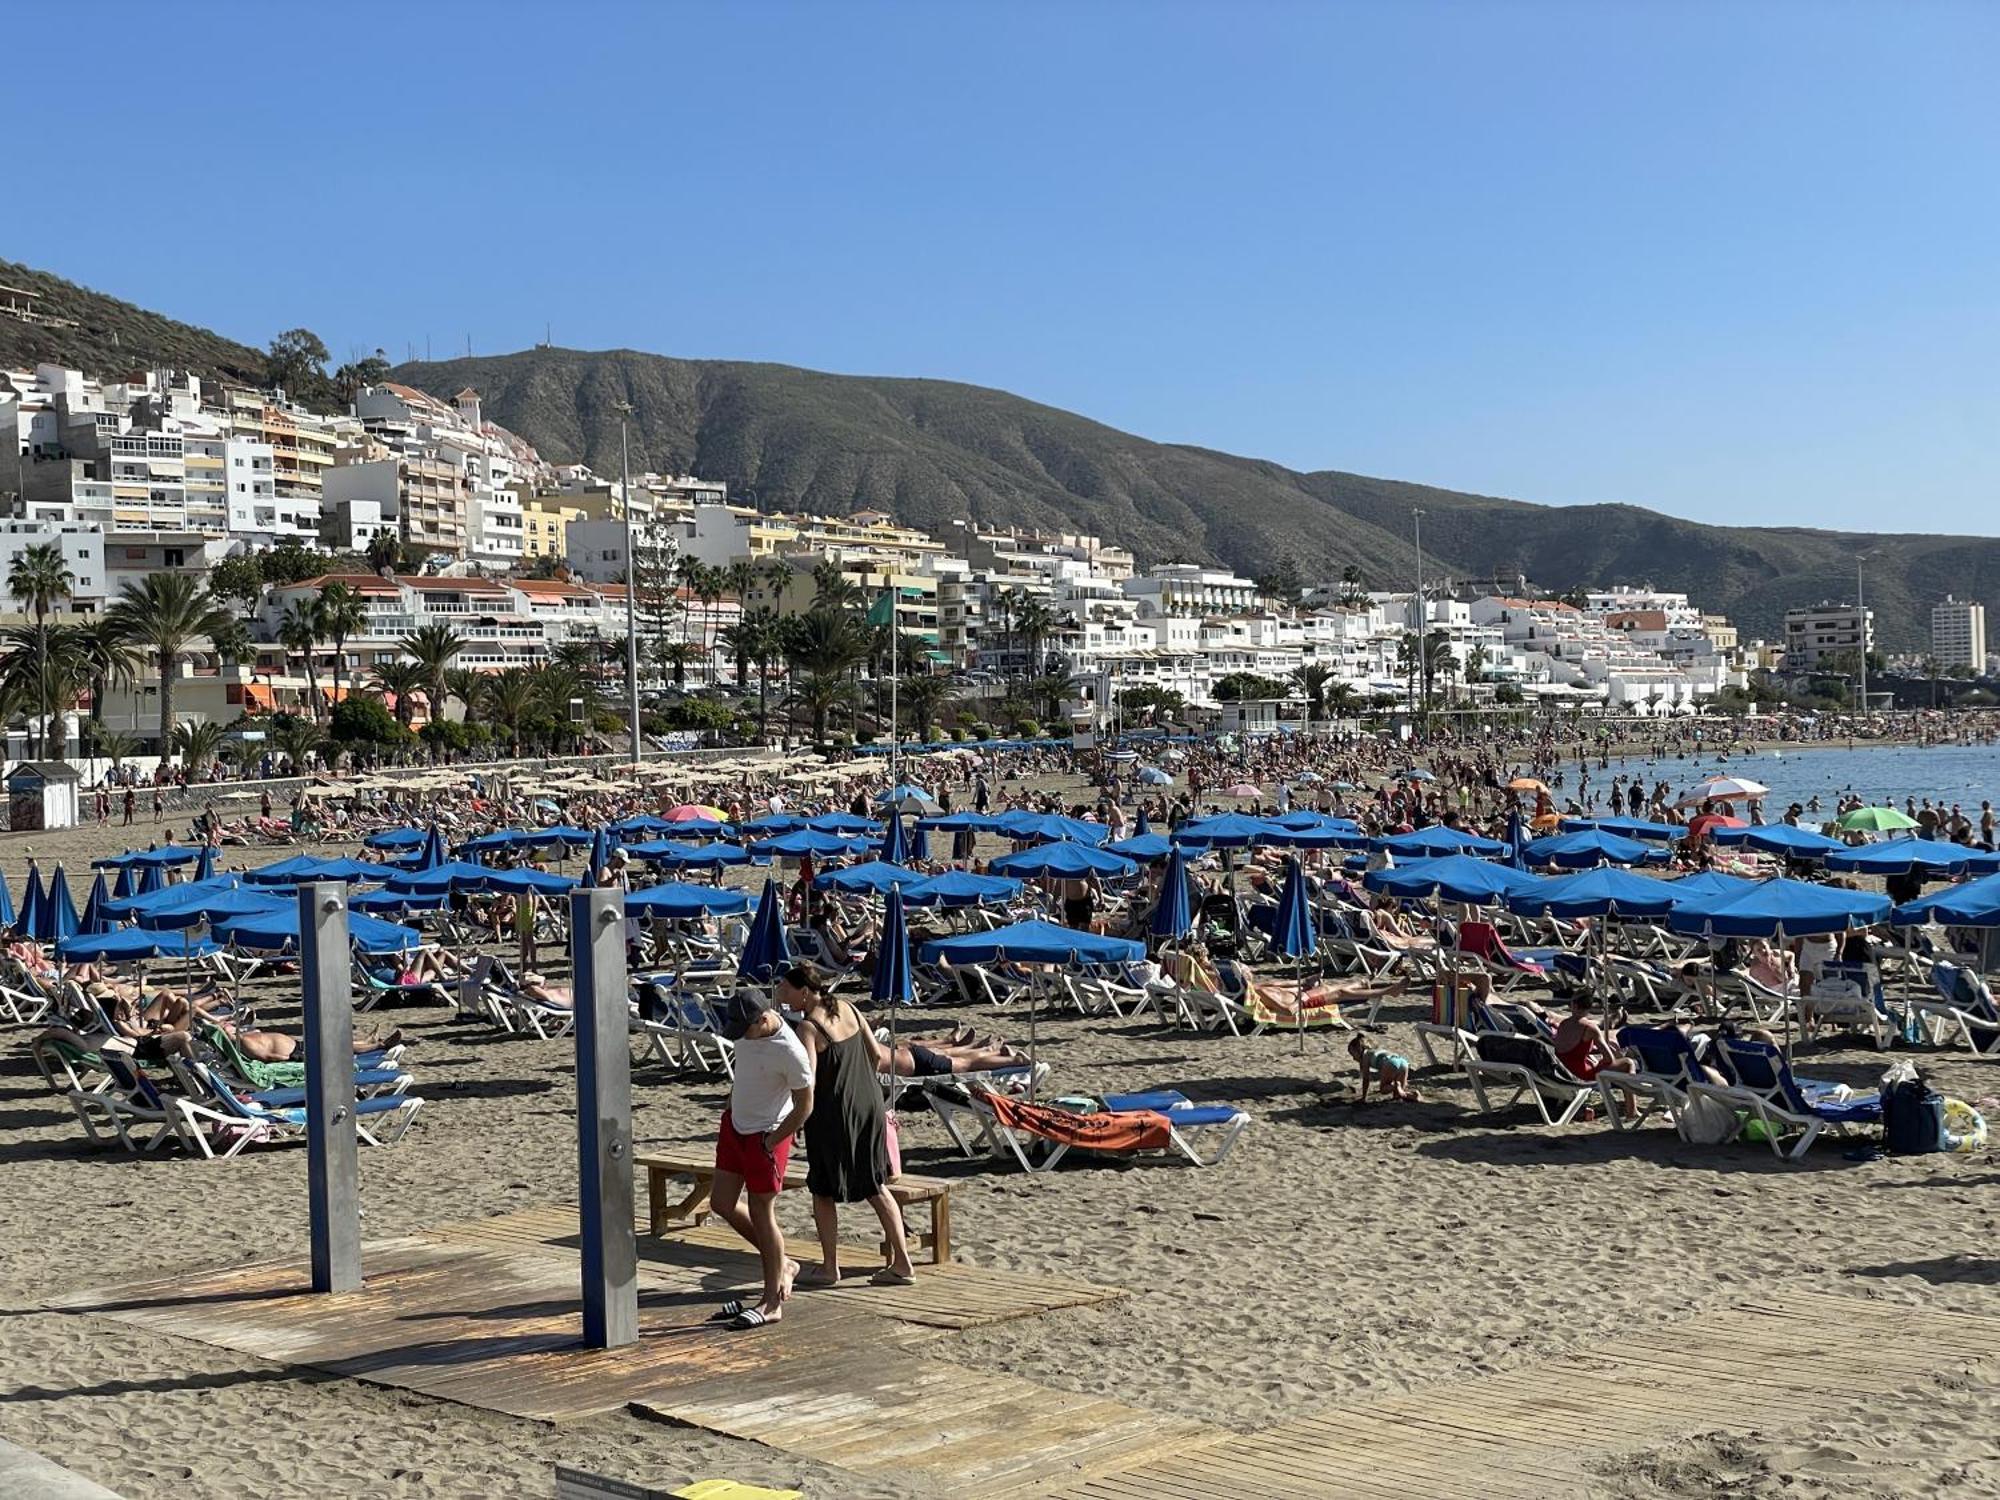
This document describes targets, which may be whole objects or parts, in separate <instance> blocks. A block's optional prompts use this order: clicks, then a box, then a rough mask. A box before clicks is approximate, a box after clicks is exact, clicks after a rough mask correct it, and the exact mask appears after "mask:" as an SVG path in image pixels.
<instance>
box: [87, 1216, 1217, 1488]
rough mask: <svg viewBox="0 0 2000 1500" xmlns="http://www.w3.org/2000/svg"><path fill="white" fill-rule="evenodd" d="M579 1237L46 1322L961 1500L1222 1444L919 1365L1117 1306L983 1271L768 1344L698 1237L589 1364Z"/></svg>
mask: <svg viewBox="0 0 2000 1500" xmlns="http://www.w3.org/2000/svg"><path fill="white" fill-rule="evenodd" d="M574 1222H575V1221H574V1213H573V1211H572V1212H571V1213H569V1214H567V1215H565V1214H563V1213H561V1212H560V1211H556V1212H552V1213H536V1214H513V1215H507V1216H505V1217H503V1218H499V1219H489V1220H481V1221H477V1222H475V1223H472V1224H458V1225H450V1226H446V1227H445V1228H443V1229H440V1230H436V1231H432V1232H428V1233H425V1234H421V1235H412V1236H408V1237H405V1238H402V1239H397V1240H387V1241H375V1242H370V1243H368V1244H366V1245H365V1246H364V1247H363V1257H362V1264H363V1267H364V1270H365V1272H366V1275H367V1281H366V1283H365V1285H364V1286H363V1288H362V1290H360V1291H359V1292H354V1293H349V1294H344V1295H341V1296H335V1297H321V1296H315V1295H313V1294H312V1293H311V1292H310V1291H309V1290H308V1286H309V1276H308V1271H307V1267H306V1265H305V1264H304V1262H303V1261H301V1260H300V1259H297V1258H293V1259H288V1260H283V1261H275V1262H262V1263H258V1264H253V1265H244V1266H235V1267H231V1268H229V1269H226V1270H220V1271H210V1272H197V1273H193V1274H189V1275H180V1276H175V1277H171V1278H165V1279H162V1280H159V1281H155V1282H148V1283H141V1284H137V1285H128V1286H124V1287H119V1288H116V1289H112V1290H99V1291H95V1292H87V1293H81V1294H78V1295H76V1296H72V1297H67V1298H64V1299H61V1300H60V1301H58V1302H56V1303H55V1304H53V1305H54V1306H57V1307H60V1308H63V1309H64V1310H67V1311H70V1312H75V1313H91V1314H96V1315H99V1316H103V1317H108V1318H113V1319H116V1320H119V1321H121V1322H126V1323H132V1324H136V1325H138V1326H141V1327H144V1328H148V1329H151V1330H153V1331H156V1332H160V1333H168V1334H175V1335H178V1336H181V1337H184V1338H190V1339H195V1340H198V1341H200V1342H203V1343H208V1344H216V1345H220V1346H222V1347H225V1348H229V1349H233V1350H237V1351H239V1352H242V1353H246V1354H251V1355H255V1356H257V1357H260V1358H263V1359H267V1360H272V1361H274V1362H277V1363H281V1364H294V1365H309V1366H312V1367H314V1368H316V1369H322V1370H327V1371H330V1372H332V1373H334V1374H338V1375H347V1376H352V1377H354V1378H357V1379H362V1380H368V1381H372V1382H374V1383H376V1384H379V1385H387V1386H394V1387H397V1388H399V1389H403V1390H410V1391H418V1392H421V1393H423V1394H425V1395H429V1396H435V1397H438V1398H440V1399H443V1400H447V1401H456V1402H460V1403H462V1404H464V1405H468V1406H475V1407H480V1408H483V1409H485V1410H489V1411H498V1412H504V1413H506V1414H507V1415H509V1416H516V1417H525V1418H529V1419H532V1420H536V1421H543V1422H565V1421H572V1420H577V1419H580V1418H585V1417H591V1416H598V1415H602V1414H604V1413H606V1412H614V1411H619V1410H624V1409H633V1410H636V1411H638V1412H640V1413H642V1414H646V1415H652V1416H657V1417H660V1418H662V1419H665V1420H669V1421H672V1422H676V1423H681V1424H686V1425H693V1426H699V1427H703V1428H706V1429H708V1430H709V1431H712V1432H719V1433H725V1434H728V1435H731V1436H734V1437H740V1438H746V1439H750V1440H754V1441H757V1442H762V1443H765V1444H768V1445H769V1446H771V1447H775V1448H780V1449H783V1450H785V1451H787V1452H790V1453H795V1454H798V1455H800V1456H802V1457H808V1458H813V1459H816V1460H819V1461H821V1462H826V1463H834V1464H840V1465H843V1466H845V1467H848V1468H851V1469H855V1470H857V1471H865V1472H868V1473H874V1474H881V1475H884V1476H888V1477H894V1478H897V1479H901V1480H903V1481H905V1482H908V1483H911V1484H922V1485H925V1486H935V1487H939V1488H943V1487H949V1488H951V1489H953V1490H956V1491H959V1492H962V1493H963V1494H965V1495H967V1496H983V1495H998V1494H1007V1495H1014V1494H1020V1493H1028V1494H1037V1493H1042V1492H1045V1491H1046V1490H1048V1489H1049V1488H1051V1487H1052V1486H1054V1485H1056V1484H1059V1483H1066V1482H1068V1481H1070V1480H1072V1479H1074V1478H1076V1477H1077V1476H1079V1475H1080V1474H1087V1473H1092V1472H1096V1471H1097V1470H1099V1469H1108V1468H1114V1467H1121V1466H1123V1467H1129V1466H1132V1465H1136V1464H1140V1463H1143V1462H1145V1461H1146V1460H1147V1459H1149V1458H1151V1457H1153V1456H1155V1455H1157V1454H1160V1453H1162V1452H1166V1451H1177V1450H1179V1449H1182V1448H1184V1447H1187V1446H1189V1445H1190V1444H1195V1443H1200V1442H1206V1441H1215V1440H1219V1439H1221V1438H1222V1437H1224V1436H1226V1434H1224V1433H1222V1432H1220V1431H1216V1430H1213V1429H1210V1428H1206V1427H1204V1426H1202V1425H1201V1424H1200V1423H1196V1422H1190V1421H1185V1420H1180V1419H1176V1418H1167V1417H1161V1416H1159V1415H1158V1414H1156V1413H1154V1412H1150V1411H1146V1410H1143V1409H1141V1408H1138V1407H1133V1406H1127V1405H1125V1404H1123V1403H1120V1402H1117V1401H1112V1400H1107V1399H1104V1398H1101V1397H1094V1396H1084V1395H1077V1394H1074V1393H1071V1392H1067V1391H1058V1390H1052V1389H1050V1388H1048V1387H1046V1386H1041V1385H1037V1384H1035V1383H1034V1382H1033V1381H1030V1380H1024V1379H1021V1378H1019V1377H1016V1376H1011V1375H1003V1374H999V1373H995V1372H988V1371H981V1370H976V1369H969V1368H966V1367H965V1366H962V1365H956V1364H952V1363H950V1362H948V1361H946V1360H942V1359H934V1358H930V1357H928V1356H926V1355H925V1354H923V1353H921V1352H919V1351H918V1350H917V1349H916V1347H915V1344H916V1341H917V1340H919V1339H920V1338H922V1337H923V1336H924V1335H923V1334H922V1332H921V1331H920V1329H921V1327H923V1326H939V1325H942V1326H948V1327H968V1326H972V1325H975V1324H978V1323H983V1322H992V1321H995V1320H997V1319H999V1318H1003V1317H1020V1316H1025V1315H1027V1314H1028V1313H1030V1312H1035V1311H1046V1310H1048V1309H1049V1308H1052V1307H1064V1306H1073V1305H1076V1304H1077V1303H1078V1302H1079V1301H1095V1300H1102V1299H1103V1298H1104V1297H1106V1296H1116V1295H1120V1294H1119V1293H1118V1292H1117V1291H1116V1290H1115V1289H1111V1288H1105V1287H1092V1286H1089V1285H1087V1284H1086V1283H1081V1282H1065V1281H1050V1282H1047V1283H1046V1284H1045V1285H1046V1288H1047V1290H1046V1291H1044V1292H1042V1293H1041V1294H1039V1298H1038V1294H1037V1292H1036V1288H1037V1286H1038V1285H1044V1283H1042V1282H1041V1280H1040V1278H1035V1277H1029V1276H1022V1275H1016V1274H1009V1273H1001V1272H992V1271H982V1270H980V1269H979V1268H976V1267H971V1266H938V1267H929V1266H926V1267H921V1268H919V1274H918V1277H917V1284H916V1285H915V1286H914V1287H871V1286H868V1285H866V1283H865V1279H860V1278H857V1284H855V1285H853V1286H847V1287H842V1288H839V1289H836V1290H828V1291H816V1292H810V1293H805V1294H802V1295H801V1296H800V1297H799V1298H798V1299H797V1300H796V1301H795V1302H793V1303H792V1304H791V1306H790V1307H789V1308H788V1309H787V1313H786V1316H785V1318H784V1320H783V1321H782V1322H781V1323H779V1324H778V1325H777V1326H776V1327H774V1328H769V1329H762V1330H757V1331H754V1332H751V1333H737V1332H732V1331H730V1330H728V1329H726V1328H724V1327H723V1326H722V1325H720V1324H718V1323H713V1322H710V1321H708V1319H709V1315H710V1313H712V1312H713V1311H714V1309H715V1307H716V1304H717V1303H718V1301H720V1300H721V1297H722V1296H723V1294H724V1293H725V1291H727V1290H728V1289H731V1288H738V1287H743V1286H746V1285H748V1283H749V1280H750V1278H751V1276H752V1275H753V1266H754V1262H752V1261H751V1260H750V1258H749V1257H748V1256H747V1255H746V1254H744V1253H743V1252H742V1250H740V1249H736V1248H723V1247H722V1246H721V1245H718V1244H712V1243H709V1242H708V1241H709V1240H711V1239H712V1238H713V1236H708V1235H702V1234H697V1235H694V1236H691V1237H689V1236H680V1237H676V1238H674V1239H671V1240H666V1241H650V1240H649V1241H643V1242H642V1243H643V1244H644V1248H645V1260H644V1263H643V1264H642V1265H641V1268H640V1303H639V1321H640V1338H639V1341H638V1342H637V1343H636V1344H634V1345H631V1346H629V1347H627V1348H624V1349H615V1350H587V1349H584V1348H582V1347H581V1345H580V1343H579V1328H580V1314H579V1311H578V1290H577V1262H576V1256H575V1254H574V1252H573V1251H567V1250H565V1249H564V1248H563V1245H562V1242H563V1240H564V1239H565V1238H566V1237H567V1236H568V1234H569V1233H571V1232H573V1226H574ZM724 1233H725V1234H726V1233H727V1232H726V1231H725V1232H724ZM866 1253H867V1252H860V1251H857V1254H858V1255H860V1254H866ZM865 1263H866V1262H865V1261H857V1264H865Z"/></svg>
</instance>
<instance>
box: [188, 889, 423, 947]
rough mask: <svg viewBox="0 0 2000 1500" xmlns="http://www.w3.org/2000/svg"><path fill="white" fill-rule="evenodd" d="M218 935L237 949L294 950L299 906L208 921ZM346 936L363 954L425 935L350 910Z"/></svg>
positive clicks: (414, 942)
mask: <svg viewBox="0 0 2000 1500" xmlns="http://www.w3.org/2000/svg"><path fill="white" fill-rule="evenodd" d="M209 925H210V928H211V930H212V931H213V932H214V933H215V935H216V937H218V938H220V939H221V940H223V941H224V942H227V943H230V944H232V945H234V946H235V947H238V948H245V949H249V950H251V951H253V952H258V953H291V952H296V951H297V950H298V946H299V908H298V903H297V902H285V903H282V904H280V905H278V906H274V907H272V908H271V909H269V910H267V911H260V912H248V913H245V914H243V915H241V916H230V917H222V918H219V919H218V920H216V921H214V922H212V923H210V924H209ZM347 936H348V940H349V941H350V942H351V943H353V945H354V947H355V949H356V951H358V952H361V953H400V952H402V951H404V950H406V949H409V948H417V947H421V946H422V945H423V941H424V935H423V934H422V933H421V932H418V931H417V930H416V929H415V928H414V927H398V926H396V925H395V924H393V923H390V922H384V921H381V920H380V919H378V918H375V917H371V916H367V915H365V914H363V913H360V912H354V911H350V912H349V913H348V917H347Z"/></svg>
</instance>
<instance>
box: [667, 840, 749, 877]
mask: <svg viewBox="0 0 2000 1500" xmlns="http://www.w3.org/2000/svg"><path fill="white" fill-rule="evenodd" d="M652 860H653V863H654V864H656V865H658V866H659V867H660V868H661V869H663V870H720V869H724V868H726V867H727V866H730V865H747V864H749V863H750V851H749V850H748V849H745V848H744V847H743V846H742V845H741V844H724V843H713V844H669V845H668V846H667V847H666V848H664V849H662V850H660V851H659V852H658V853H656V854H654V855H653V856H652Z"/></svg>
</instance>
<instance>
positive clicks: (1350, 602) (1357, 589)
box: [1340, 563, 1368, 608]
mask: <svg viewBox="0 0 2000 1500" xmlns="http://www.w3.org/2000/svg"><path fill="white" fill-rule="evenodd" d="M1367 598H1368V580H1367V579H1366V578H1364V577H1363V576H1362V573H1361V569H1360V568H1359V567H1357V566H1356V565H1355V564H1353V563H1349V564H1348V565H1347V566H1346V567H1344V568H1342V569H1341V570H1340V602H1341V603H1342V604H1345V605H1347V606H1348V607H1349V608H1352V607H1353V606H1355V605H1357V604H1361V603H1364V602H1365V601H1366V600H1367Z"/></svg>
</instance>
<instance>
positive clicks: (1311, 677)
mask: <svg viewBox="0 0 2000 1500" xmlns="http://www.w3.org/2000/svg"><path fill="white" fill-rule="evenodd" d="M1292 681H1293V682H1295V683H1297V684H1298V688H1299V691H1300V692H1302V693H1304V694H1305V695H1306V716H1307V717H1308V718H1313V719H1317V718H1318V717H1320V711H1321V709H1322V708H1323V706H1324V705H1325V702H1326V685H1327V684H1328V683H1329V682H1331V681H1333V668H1332V667H1329V666H1328V665H1327V664H1326V663H1325V662H1323V661H1309V662H1307V663H1306V664H1305V665H1304V666H1302V667H1300V668H1299V669H1298V670H1297V671H1296V672H1294V673H1292Z"/></svg>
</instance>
